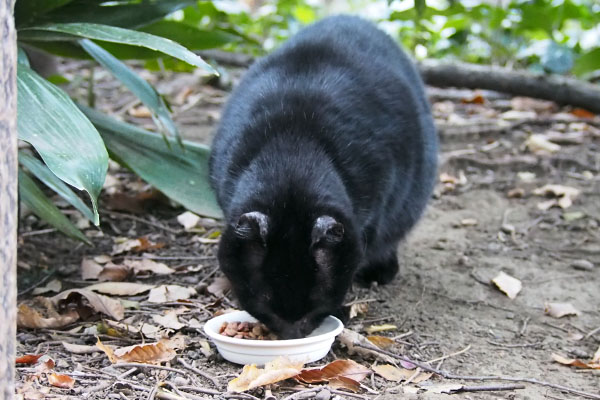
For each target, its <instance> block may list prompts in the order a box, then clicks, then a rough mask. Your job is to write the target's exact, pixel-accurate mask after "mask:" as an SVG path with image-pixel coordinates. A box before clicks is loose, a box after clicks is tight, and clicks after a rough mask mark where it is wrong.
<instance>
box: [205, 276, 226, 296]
mask: <svg viewBox="0 0 600 400" xmlns="http://www.w3.org/2000/svg"><path fill="white" fill-rule="evenodd" d="M230 290H231V282H229V279H227V278H225V277H223V276H219V277H216V278H215V280H214V281H213V282H212V283H211V284H210V285H208V287H207V288H206V291H207V292H208V293H210V294H213V295H215V296H217V297H223V295H224V294H225V293H227V292H229V291H230Z"/></svg>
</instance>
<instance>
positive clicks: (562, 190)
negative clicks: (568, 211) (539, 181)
mask: <svg viewBox="0 0 600 400" xmlns="http://www.w3.org/2000/svg"><path fill="white" fill-rule="evenodd" d="M579 193H580V190H579V189H576V188H574V187H570V186H564V185H544V186H542V187H541V188H537V189H535V190H534V191H533V194H535V195H537V196H553V197H556V198H557V199H558V201H557V202H556V203H555V204H558V206H560V207H561V208H568V207H570V206H571V204H573V200H575V198H576V197H577V196H579ZM544 203H545V202H544ZM538 208H539V205H538ZM548 208H549V207H548Z"/></svg>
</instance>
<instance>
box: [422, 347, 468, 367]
mask: <svg viewBox="0 0 600 400" xmlns="http://www.w3.org/2000/svg"><path fill="white" fill-rule="evenodd" d="M470 349H471V345H470V344H469V345H468V346H467V347H465V348H464V349H462V350H459V351H457V352H455V353H451V354H447V355H445V356H441V357H438V358H434V359H433V360H429V361H427V363H428V364H429V363H434V362H436V361H443V360H445V359H447V358H450V357H454V356H457V355H459V354H462V353H465V352H467V351H469V350H470Z"/></svg>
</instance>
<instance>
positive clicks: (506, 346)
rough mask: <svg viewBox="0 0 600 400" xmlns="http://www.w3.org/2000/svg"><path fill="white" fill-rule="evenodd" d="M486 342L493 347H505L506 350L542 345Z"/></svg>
mask: <svg viewBox="0 0 600 400" xmlns="http://www.w3.org/2000/svg"><path fill="white" fill-rule="evenodd" d="M486 342H488V343H489V344H493V345H494V346H498V347H505V348H507V349H514V348H518V347H538V346H541V345H542V344H544V342H543V341H540V342H535V343H522V344H505V343H498V342H494V341H492V340H486Z"/></svg>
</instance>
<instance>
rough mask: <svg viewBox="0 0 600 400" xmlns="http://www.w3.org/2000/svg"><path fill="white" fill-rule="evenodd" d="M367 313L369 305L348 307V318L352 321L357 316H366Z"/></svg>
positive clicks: (362, 304) (359, 304)
mask: <svg viewBox="0 0 600 400" xmlns="http://www.w3.org/2000/svg"><path fill="white" fill-rule="evenodd" d="M368 311H369V303H354V304H352V305H351V306H350V312H349V313H348V318H349V319H352V318H355V317H357V316H359V315H366V314H367V312H368Z"/></svg>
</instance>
